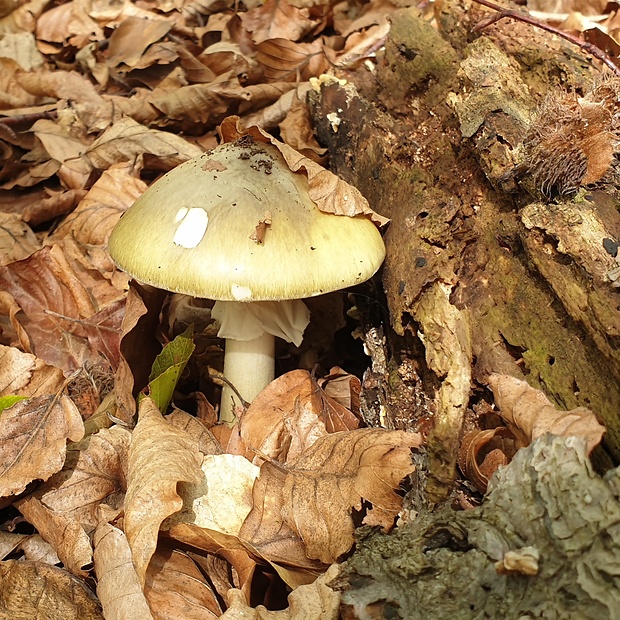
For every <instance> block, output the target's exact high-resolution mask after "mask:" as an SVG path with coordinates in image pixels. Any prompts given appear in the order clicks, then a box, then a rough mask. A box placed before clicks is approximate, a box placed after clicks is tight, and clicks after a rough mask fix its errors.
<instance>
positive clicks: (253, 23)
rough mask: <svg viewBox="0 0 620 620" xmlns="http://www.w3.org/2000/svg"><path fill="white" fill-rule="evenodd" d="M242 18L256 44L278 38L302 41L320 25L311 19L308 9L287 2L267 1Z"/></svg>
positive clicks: (241, 16)
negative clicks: (298, 7)
mask: <svg viewBox="0 0 620 620" xmlns="http://www.w3.org/2000/svg"><path fill="white" fill-rule="evenodd" d="M240 18H241V23H242V24H243V27H244V28H245V29H246V30H247V31H248V32H251V33H252V40H253V41H254V43H256V44H258V43H262V42H263V41H266V40H267V39H278V38H281V39H286V40H287V41H300V40H301V39H303V38H304V37H305V36H306V35H307V34H308V33H309V32H310V31H311V30H312V29H313V28H314V27H315V26H316V25H317V23H318V21H317V20H313V19H310V12H309V11H308V9H297V8H295V7H293V6H291V5H290V4H289V3H288V2H287V1H286V0H267V1H266V2H265V3H264V4H263V5H262V6H260V7H257V8H255V9H252V10H251V11H247V12H246V13H241V14H240Z"/></svg>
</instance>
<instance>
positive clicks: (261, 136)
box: [220, 116, 389, 226]
mask: <svg viewBox="0 0 620 620" xmlns="http://www.w3.org/2000/svg"><path fill="white" fill-rule="evenodd" d="M220 132H221V134H222V140H223V141H224V142H233V141H234V140H237V139H239V138H240V137H241V136H244V135H249V136H251V137H252V138H253V139H254V140H257V141H258V142H268V143H269V144H273V146H275V147H276V148H277V149H278V150H279V151H280V153H281V154H282V157H284V159H285V160H286V163H287V164H288V167H289V168H290V169H291V170H292V171H293V172H301V173H302V174H305V175H306V176H307V177H308V193H309V194H310V197H311V198H312V200H313V201H314V203H315V204H316V206H317V208H318V209H320V210H321V211H324V212H325V213H334V214H335V215H346V216H348V217H354V216H356V215H367V216H368V217H370V218H371V219H372V221H373V222H375V224H377V225H378V226H383V225H384V224H386V223H387V222H389V220H388V219H387V218H385V217H383V216H382V215H379V214H378V213H375V212H374V211H373V210H372V209H371V208H370V205H369V204H368V201H367V200H366V198H364V197H363V196H362V194H361V193H360V192H359V190H358V189H356V188H355V187H353V186H352V185H349V184H348V183H347V182H345V181H343V180H342V179H340V178H339V177H338V176H336V175H335V174H334V173H333V172H330V171H329V170H327V169H326V168H323V166H321V165H320V164H317V163H316V162H314V161H312V160H311V159H308V158H307V157H305V156H304V155H302V154H301V153H299V152H297V151H296V150H295V149H293V148H291V147H290V146H288V145H287V144H284V143H282V142H280V141H279V140H276V139H275V138H274V137H273V136H271V135H270V134H268V133H267V132H265V131H263V130H262V129H260V128H258V127H248V128H247V129H242V128H241V125H240V119H239V117H238V116H229V117H227V118H226V119H224V120H223V121H222V124H221V125H220Z"/></svg>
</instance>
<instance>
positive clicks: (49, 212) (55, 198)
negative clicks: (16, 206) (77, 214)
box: [22, 189, 86, 226]
mask: <svg viewBox="0 0 620 620" xmlns="http://www.w3.org/2000/svg"><path fill="white" fill-rule="evenodd" d="M49 193H50V194H51V196H46V197H45V198H43V199H41V200H38V201H36V202H33V203H31V204H29V205H28V206H27V207H25V208H24V209H23V210H22V217H23V219H24V221H25V222H28V223H29V224H31V225H32V226H37V225H39V224H42V223H43V222H49V221H50V220H53V219H55V218H57V217H60V216H61V215H66V214H67V213H70V212H71V211H73V209H74V208H75V207H76V206H77V204H78V203H79V202H80V200H81V199H82V198H83V197H84V196H85V195H86V190H85V189H69V190H66V191H59V192H55V193H54V192H51V191H50V192H49Z"/></svg>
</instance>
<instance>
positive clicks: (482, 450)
mask: <svg viewBox="0 0 620 620" xmlns="http://www.w3.org/2000/svg"><path fill="white" fill-rule="evenodd" d="M516 449H517V447H516V446H515V440H514V435H513V434H512V432H511V431H510V429H508V428H506V427H505V426H500V427H497V428H492V429H487V430H483V431H478V430H475V431H470V432H469V433H467V434H466V435H465V436H464V437H463V440H462V442H461V447H460V449H459V453H458V457H457V460H458V463H459V467H460V468H461V471H462V472H463V473H464V474H465V476H466V477H467V478H468V479H469V480H471V481H472V482H473V483H474V485H475V486H476V488H477V489H478V491H480V492H481V493H486V490H487V485H488V484H489V480H490V479H491V476H492V475H493V473H494V472H495V471H496V470H497V468H498V467H500V466H503V465H507V464H508V463H509V462H510V461H511V460H512V457H513V456H514V454H515V452H516Z"/></svg>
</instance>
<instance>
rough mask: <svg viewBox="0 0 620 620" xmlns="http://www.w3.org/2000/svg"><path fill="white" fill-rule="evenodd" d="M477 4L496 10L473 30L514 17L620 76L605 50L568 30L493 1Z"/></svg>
mask: <svg viewBox="0 0 620 620" xmlns="http://www.w3.org/2000/svg"><path fill="white" fill-rule="evenodd" d="M474 2H476V3H477V4H481V5H482V6H486V7H487V8H489V9H493V10H494V11H497V13H496V14H495V15H490V16H489V17H487V18H485V19H483V20H482V21H480V22H479V23H478V24H476V25H475V26H474V28H473V30H474V31H478V30H482V29H483V28H486V27H487V26H490V25H491V24H494V23H495V22H497V21H499V20H500V19H504V18H505V17H509V18H511V19H516V20H518V21H521V22H524V23H526V24H530V25H531V26H534V27H536V28H540V29H541V30H546V31H547V32H551V33H552V34H555V35H557V36H558V37H562V38H563V39H565V40H566V41H569V42H570V43H572V44H573V45H577V46H578V47H580V48H581V49H582V50H583V51H584V52H586V53H587V54H590V55H591V56H594V58H597V59H598V60H600V61H601V62H602V63H604V64H605V65H607V66H608V67H609V68H610V69H611V70H612V71H613V72H614V74H615V75H616V76H618V77H620V67H618V65H617V64H616V63H615V62H614V60H613V58H612V57H611V56H609V54H607V53H606V52H604V51H603V50H602V49H601V48H600V47H597V46H596V45H594V44H592V43H589V42H587V41H582V40H581V39H580V38H579V37H576V36H574V35H572V34H570V33H568V32H564V31H563V30H560V29H559V28H554V27H553V26H549V24H545V23H544V22H541V21H540V20H538V19H535V18H534V17H532V16H531V15H528V14H526V13H521V12H520V11H515V10H513V9H505V8H504V7H502V6H500V5H499V4H495V3H494V2H489V0H474Z"/></svg>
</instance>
